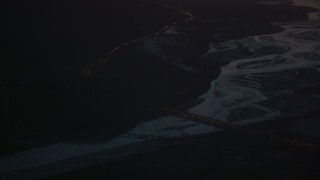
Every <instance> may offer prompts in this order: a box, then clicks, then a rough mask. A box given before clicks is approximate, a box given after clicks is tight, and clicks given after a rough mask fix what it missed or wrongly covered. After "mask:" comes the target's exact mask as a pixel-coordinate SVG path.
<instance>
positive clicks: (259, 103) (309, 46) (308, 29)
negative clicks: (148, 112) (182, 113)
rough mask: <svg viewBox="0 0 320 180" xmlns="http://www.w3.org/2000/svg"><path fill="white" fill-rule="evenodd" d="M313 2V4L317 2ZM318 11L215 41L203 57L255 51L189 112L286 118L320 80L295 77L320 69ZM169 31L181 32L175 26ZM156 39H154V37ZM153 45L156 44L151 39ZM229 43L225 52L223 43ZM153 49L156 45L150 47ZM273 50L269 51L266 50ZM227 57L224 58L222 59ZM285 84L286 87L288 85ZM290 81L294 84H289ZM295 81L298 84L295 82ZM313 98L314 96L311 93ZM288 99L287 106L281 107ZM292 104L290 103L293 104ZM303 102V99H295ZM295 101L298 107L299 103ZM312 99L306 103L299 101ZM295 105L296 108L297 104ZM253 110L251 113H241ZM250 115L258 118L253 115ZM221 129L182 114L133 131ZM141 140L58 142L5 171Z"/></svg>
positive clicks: (3, 165) (3, 164) (307, 0)
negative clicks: (300, 94)
mask: <svg viewBox="0 0 320 180" xmlns="http://www.w3.org/2000/svg"><path fill="white" fill-rule="evenodd" d="M312 2H313V3H312ZM309 4H311V5H310V6H316V7H320V6H319V2H318V1H315V0H300V1H298V0H297V1H296V5H309ZM315 13H318V12H313V13H312V15H310V19H311V21H299V22H288V23H282V24H278V25H279V26H281V27H283V28H284V29H285V30H284V31H283V32H280V33H276V34H270V35H261V36H252V37H247V38H244V39H239V40H232V41H227V42H223V43H219V44H214V43H213V44H212V45H211V48H210V50H209V51H208V52H207V53H205V54H204V55H203V56H201V57H199V60H201V58H203V57H206V59H210V58H211V57H212V60H213V61H214V60H215V59H214V57H215V54H216V53H220V56H219V57H220V58H222V60H223V56H221V54H223V53H225V54H226V55H228V54H229V52H231V51H233V50H236V49H239V48H240V47H241V48H245V49H246V51H247V52H250V53H251V54H253V56H250V57H244V56H243V55H241V57H240V58H237V57H236V56H235V57H232V58H231V59H230V57H228V58H226V61H228V62H229V64H227V65H225V66H223V67H221V74H220V76H219V77H218V78H217V79H215V80H213V81H212V82H211V88H210V90H209V91H208V92H206V93H205V94H203V95H201V96H200V97H199V98H201V99H203V102H202V103H200V104H199V105H197V106H195V107H193V108H191V109H189V110H188V111H189V112H193V113H197V114H200V115H204V116H208V117H212V118H217V119H219V120H224V121H232V122H235V123H238V124H247V123H254V122H256V121H261V120H265V119H268V118H272V117H277V116H280V115H281V114H282V113H283V112H287V109H286V110H284V109H283V106H286V107H287V106H290V103H292V102H294V101H292V102H291V101H290V102H289V101H288V99H289V100H291V99H292V98H290V95H291V94H292V93H293V92H294V91H295V90H297V89H301V88H303V87H304V86H312V84H314V83H317V82H319V81H317V79H311V80H310V77H305V78H303V77H301V78H300V76H299V78H298V79H297V78H296V77H297V76H294V75H291V74H292V73H293V74H297V73H298V74H299V73H301V70H305V69H307V71H308V72H309V71H310V72H311V71H312V72H313V71H314V73H315V74H316V73H317V72H318V73H320V29H319V27H320V24H319V22H318V21H315V19H316V20H318V19H317V18H315V17H319V16H318V15H315ZM166 33H175V32H174V31H173V30H172V31H169V32H166ZM148 41H149V42H150V40H148ZM149 44H150V43H149ZM222 46H223V47H226V48H223V50H221V48H219V47H222ZM149 47H150V46H149ZM266 52H267V53H266ZM220 60H221V59H220ZM319 83H320V82H319ZM283 84H285V86H282V85H283ZM288 84H289V85H288ZM292 84H293V86H291V85H292ZM279 94H280V95H285V96H288V97H289V98H287V99H281V98H278V97H279V96H277V95H279ZM311 96H312V97H311ZM314 97H320V94H319V95H318V94H311V95H310V97H309V96H308V97H305V98H304V99H306V100H307V99H308V98H309V99H310V98H313V102H312V103H315V104H317V105H320V99H319V98H314ZM271 100H272V101H274V100H279V106H271V105H270V104H268V101H271ZM281 103H283V104H284V105H281ZM288 103H289V104H288ZM294 103H298V102H294ZM294 103H292V105H294ZM299 103H302V104H301V106H303V105H304V104H303V103H309V101H306V102H299ZM293 108H295V107H293ZM241 112H250V113H241ZM248 114H250V115H252V116H250V117H248V116H247V115H248ZM217 130H218V129H216V128H214V127H211V126H207V125H203V124H199V123H196V122H193V121H190V120H185V119H182V118H179V117H174V116H166V117H162V118H158V119H154V120H151V121H148V122H144V123H141V124H139V125H137V126H136V127H135V128H133V129H132V130H131V131H130V132H128V134H130V133H133V134H146V135H150V134H152V135H157V136H165V137H179V136H181V135H186V134H187V135H194V134H203V133H210V132H214V131H217ZM140 141H142V140H141V139H129V138H124V137H118V138H115V139H113V140H111V141H109V142H106V143H104V144H65V143H58V144H53V145H49V146H46V147H40V148H35V149H32V150H28V151H25V152H21V153H18V154H15V155H12V156H8V157H4V158H1V159H0V173H3V172H10V171H13V170H18V169H25V168H30V167H35V166H41V165H43V164H48V163H52V162H56V161H60V160H63V159H67V158H70V157H74V156H78V155H82V154H88V153H93V152H98V151H102V150H106V149H111V148H115V147H119V146H122V145H126V144H131V143H136V142H140Z"/></svg>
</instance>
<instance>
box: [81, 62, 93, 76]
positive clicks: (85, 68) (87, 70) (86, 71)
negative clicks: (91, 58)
mask: <svg viewBox="0 0 320 180" xmlns="http://www.w3.org/2000/svg"><path fill="white" fill-rule="evenodd" d="M93 68H94V65H91V66H83V67H82V74H83V75H84V76H86V77H88V76H90V75H91V73H92V70H93Z"/></svg>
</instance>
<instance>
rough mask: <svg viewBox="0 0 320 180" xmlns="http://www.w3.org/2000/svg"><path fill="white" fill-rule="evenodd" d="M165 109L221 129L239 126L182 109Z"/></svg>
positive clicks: (176, 114)
mask: <svg viewBox="0 0 320 180" xmlns="http://www.w3.org/2000/svg"><path fill="white" fill-rule="evenodd" d="M165 110H166V111H168V112H170V113H172V114H173V115H175V116H178V117H181V118H185V119H190V120H192V121H196V122H199V123H202V124H206V125H210V126H215V127H218V128H222V129H234V128H240V126H238V125H235V124H232V123H228V122H225V121H221V120H217V119H213V118H209V117H206V116H201V115H198V114H194V113H190V112H184V111H179V110H177V109H174V108H165Z"/></svg>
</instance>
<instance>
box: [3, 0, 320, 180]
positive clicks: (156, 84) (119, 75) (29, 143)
mask: <svg viewBox="0 0 320 180" xmlns="http://www.w3.org/2000/svg"><path fill="white" fill-rule="evenodd" d="M255 1H258V0H241V1H240V0H238V1H237V0H224V1H221V0H218V1H214V0H200V1H197V2H196V3H195V2H194V0H174V1H170V0H152V1H151V3H150V2H143V1H135V0H133V1H129V0H111V1H99V0H93V1H83V0H80V1H62V0H58V1H39V0H31V1H7V2H5V3H4V4H5V5H7V6H5V7H7V8H6V10H7V11H9V12H10V16H9V17H8V18H5V20H4V23H5V27H4V31H5V33H4V34H5V36H4V38H3V39H4V41H3V42H2V43H3V44H4V46H5V53H3V54H2V55H1V59H3V61H1V62H0V82H1V84H0V119H1V121H0V143H1V144H2V148H1V150H0V156H2V157H4V156H8V155H11V154H14V153H17V152H20V151H23V150H26V149H32V148H34V147H39V146H44V145H48V144H52V143H56V142H66V143H75V144H77V143H79V144H81V143H83V142H85V143H99V142H105V141H106V140H108V139H112V138H114V137H117V136H118V135H120V134H122V133H125V132H126V131H127V130H129V129H130V128H132V127H134V126H135V125H137V124H138V123H140V122H142V121H148V120H150V119H153V118H155V117H161V116H163V115H167V113H166V112H163V108H165V107H174V106H180V107H189V106H192V105H194V104H197V103H199V101H201V100H199V99H197V98H198V96H199V95H201V94H203V93H205V92H206V91H207V90H208V89H209V87H210V82H211V81H212V80H213V79H215V78H216V77H217V76H218V75H219V73H220V67H221V66H223V65H225V64H226V63H227V62H225V61H223V60H220V59H219V54H217V57H216V60H215V61H214V62H212V61H209V60H207V59H205V58H203V59H201V58H199V57H200V56H201V55H203V54H204V53H206V52H207V50H208V49H209V43H210V42H211V43H212V42H214V43H218V42H223V41H227V40H231V39H239V38H244V37H247V36H253V35H261V34H272V33H276V32H281V31H282V30H283V29H282V28H281V27H278V26H275V25H272V23H273V22H281V21H291V20H302V19H306V18H307V13H308V12H310V11H312V9H311V8H304V7H295V6H290V2H288V1H286V0H283V1H281V2H283V3H281V4H279V5H277V6H276V7H275V6H270V5H263V4H257V3H253V2H255ZM163 4H164V5H166V6H162V5H163ZM179 9H182V10H184V11H186V12H188V13H191V14H192V15H193V16H194V19H192V20H188V21H185V22H183V23H180V24H178V25H176V27H175V28H176V29H178V30H180V31H181V32H182V33H181V34H166V33H163V32H161V33H160V34H159V35H157V36H152V38H151V39H150V40H156V41H159V42H161V43H163V44H165V43H167V41H168V42H172V44H170V43H168V44H170V45H163V46H162V47H163V48H162V49H161V50H159V51H157V52H156V53H151V52H148V51H147V50H148V48H149V49H152V48H150V47H145V46H146V44H147V43H146V42H147V41H148V40H144V41H137V42H136V43H132V44H129V45H127V46H124V47H122V48H120V50H118V51H116V52H115V53H114V54H113V55H112V56H111V58H110V59H109V61H107V62H106V63H98V61H99V60H103V59H104V58H105V56H106V55H107V54H108V53H109V52H110V51H112V50H113V49H114V48H115V47H117V46H118V45H119V44H121V43H124V42H128V41H132V40H136V39H139V38H141V37H145V36H148V35H153V34H154V33H156V32H159V31H161V29H162V28H163V27H165V26H167V25H169V26H170V25H171V24H172V23H174V22H179V21H181V20H183V19H188V18H189V17H188V16H186V14H183V13H181V12H179ZM161 43H159V44H161ZM181 44H182V45H181ZM161 45H162V44H161ZM146 49H147V50H146ZM238 51H241V52H237V51H235V52H234V54H230V55H229V56H230V57H231V58H230V59H232V56H237V53H239V54H242V53H244V54H246V55H248V56H250V55H251V54H250V52H247V51H246V49H245V48H243V49H240V50H238ZM243 51H245V52H243ZM157 53H158V54H157ZM262 53H263V52H262ZM221 56H225V55H221ZM92 65H94V68H91V69H90V73H89V74H87V73H86V72H84V67H91V66H92ZM190 69H191V70H190ZM302 91H304V90H302ZM305 91H308V90H305ZM311 91H317V89H314V87H311ZM190 102H191V103H190ZM314 109H317V108H314ZM309 116H311V118H318V117H319V114H318V113H317V112H315V113H313V114H311V115H310V114H302V115H301V116H300V117H297V116H295V117H286V118H281V117H280V118H279V119H274V120H270V121H267V122H264V123H260V124H256V125H252V126H249V127H250V128H254V129H257V130H261V131H264V132H272V133H273V134H275V135H277V136H281V137H285V138H286V139H289V140H291V139H294V140H299V141H303V142H309V141H311V142H313V143H315V144H319V139H318V138H314V139H308V137H306V136H305V135H304V134H299V133H294V132H292V131H290V130H288V129H290V128H291V127H290V125H289V124H290V123H291V122H295V121H300V120H301V119H304V118H310V117H309ZM279 121H280V122H281V123H279ZM131 150H132V151H134V152H136V153H132V155H130V153H131ZM122 152H125V153H126V152H129V155H128V156H125V157H124V158H119V159H112V158H111V159H110V160H108V161H105V160H103V161H99V160H96V159H95V160H96V161H97V162H96V164H95V165H91V166H89V167H83V168H80V169H74V170H73V171H72V172H68V173H64V174H61V175H56V176H52V177H48V178H45V179H48V180H51V179H319V178H320V176H319V174H318V173H317V172H318V170H320V168H319V167H320V166H319V158H320V157H319V146H315V147H306V146H305V145H303V146H299V145H297V144H290V143H284V142H281V141H278V140H277V139H276V140H275V139H270V138H268V137H265V136H257V135H253V134H251V133H249V132H242V131H237V130H228V131H222V132H218V133H213V134H208V135H197V136H194V137H185V138H173V139H160V140H156V141H146V142H141V143H138V144H133V145H127V146H124V147H119V148H117V149H115V150H108V151H104V152H101V154H102V155H108V154H112V153H114V154H117V153H119V154H121V153H122ZM88 156H90V155H88ZM92 156H95V155H94V154H93V155H92ZM66 161H68V160H66ZM59 163H61V164H59ZM63 163H64V162H57V164H58V166H60V165H61V167H63V165H64V164H63ZM31 171H33V173H34V172H37V169H36V170H31ZM23 173H24V172H22V176H21V175H20V177H23ZM26 174H28V172H26ZM30 174H31V173H30ZM0 177H1V176H0ZM306 177H307V178H306Z"/></svg>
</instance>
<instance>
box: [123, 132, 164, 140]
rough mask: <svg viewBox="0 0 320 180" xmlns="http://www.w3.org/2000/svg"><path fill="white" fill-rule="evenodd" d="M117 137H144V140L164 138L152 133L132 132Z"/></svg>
mask: <svg viewBox="0 0 320 180" xmlns="http://www.w3.org/2000/svg"><path fill="white" fill-rule="evenodd" d="M119 137H125V138H135V139H144V140H158V139H162V138H166V137H163V136H156V135H153V134H134V133H129V134H122V135H120V136H119Z"/></svg>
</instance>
